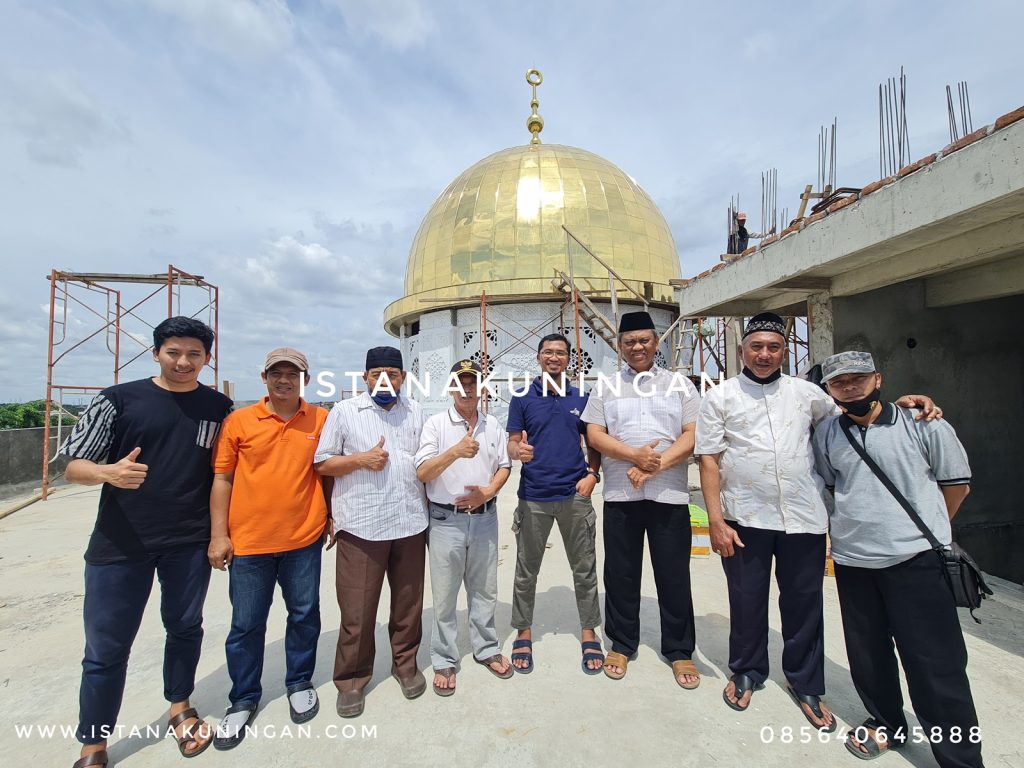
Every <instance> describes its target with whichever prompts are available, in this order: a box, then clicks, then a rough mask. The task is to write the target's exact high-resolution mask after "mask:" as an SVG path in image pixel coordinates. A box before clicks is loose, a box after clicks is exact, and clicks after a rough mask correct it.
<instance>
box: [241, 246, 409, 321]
mask: <svg viewBox="0 0 1024 768" xmlns="http://www.w3.org/2000/svg"><path fill="white" fill-rule="evenodd" d="M367 241H368V238H366V237H359V238H354V239H353V240H351V241H350V245H349V246H348V247H347V248H346V250H345V251H344V252H338V253H335V252H332V251H331V250H329V249H328V248H326V247H325V246H323V245H321V244H320V243H313V242H310V243H304V242H302V241H300V240H299V239H297V238H295V237H294V236H292V235H285V236H283V237H279V238H278V239H277V240H274V241H273V242H269V243H266V244H265V245H264V247H263V248H262V250H261V252H260V253H259V254H257V255H256V256H252V257H249V258H246V259H245V263H244V265H243V266H242V268H241V269H240V270H239V271H238V278H239V280H240V283H241V284H240V286H239V287H240V288H241V289H242V290H243V291H245V292H246V293H247V295H249V296H251V297H254V298H258V299H259V301H260V302H264V303H267V304H272V303H274V302H280V303H282V304H286V305H288V306H292V307H295V308H300V307H306V308H312V307H322V306H334V307H351V306H356V305H361V304H363V303H364V302H365V301H366V300H367V297H368V296H374V295H377V294H379V293H381V291H382V290H383V289H384V288H385V287H387V286H389V285H393V284H394V280H393V279H392V278H391V277H389V276H388V275H387V274H385V272H384V271H383V270H381V269H380V268H379V267H377V266H376V265H375V264H374V263H373V259H372V258H371V257H370V253H369V252H368V250H369V249H366V250H364V251H363V252H362V253H359V251H360V250H361V249H360V247H359V243H364V244H365V243H367Z"/></svg>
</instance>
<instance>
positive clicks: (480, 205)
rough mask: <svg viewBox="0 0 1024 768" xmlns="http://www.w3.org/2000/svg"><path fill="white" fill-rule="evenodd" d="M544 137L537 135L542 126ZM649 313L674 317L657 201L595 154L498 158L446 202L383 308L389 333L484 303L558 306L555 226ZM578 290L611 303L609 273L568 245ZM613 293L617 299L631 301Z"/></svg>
mask: <svg viewBox="0 0 1024 768" xmlns="http://www.w3.org/2000/svg"><path fill="white" fill-rule="evenodd" d="M538 132H539V129H538ZM563 224H564V225H565V226H566V227H568V228H569V229H570V230H571V231H572V233H573V234H574V235H575V236H576V237H578V238H579V239H580V240H581V241H582V242H584V243H586V245H587V246H588V247H589V248H590V250H591V251H593V252H594V253H595V254H596V255H597V256H599V257H600V258H601V259H603V260H604V261H605V262H607V263H608V264H609V265H610V266H611V267H612V268H613V269H614V270H615V271H616V272H617V273H618V274H619V276H620V277H621V278H622V279H623V280H625V281H626V282H627V283H628V284H629V285H630V287H632V288H633V289H634V290H636V291H637V292H638V293H640V294H641V295H643V296H644V297H645V298H647V300H648V301H649V302H650V303H651V304H652V305H664V306H665V307H668V308H675V307H676V302H675V300H674V297H673V291H672V287H671V286H670V285H669V280H671V279H673V278H678V277H680V269H679V257H678V255H677V254H676V247H675V242H674V241H673V239H672V233H671V232H670V231H669V228H668V225H667V224H666V222H665V219H664V217H663V216H662V215H661V212H660V211H659V210H658V208H657V206H656V205H655V204H654V201H653V200H651V198H650V196H648V194H647V193H646V192H644V190H643V189H641V188H640V186H639V185H638V184H637V183H636V182H635V181H633V179H631V178H630V177H629V176H628V175H626V174H625V173H623V172H622V170H620V169H619V168H618V167H616V166H615V165H613V164H612V163H610V162H608V161H607V160H605V159H604V158H602V157H599V156H597V155H595V154H593V153H592V152H587V151H585V150H582V149H577V148H576V147H568V146H562V145H558V144H540V143H536V144H533V143H531V144H528V145H526V146H521V147H512V148H511V149H505V150H502V151H500V152H496V153H494V154H493V155H491V156H490V157H486V158H484V159H483V160H481V161H480V162H478V163H477V164H476V165H474V166H472V167H471V168H469V169H468V170H466V171H465V172H463V173H462V174H461V175H460V176H459V177H458V178H456V179H455V180H454V181H453V182H452V183H451V184H449V185H448V188H447V189H445V190H444V192H442V193H441V195H440V196H439V197H438V199H437V201H436V202H435V203H434V205H433V206H432V207H431V209H430V211H429V212H428V213H427V215H426V216H425V217H424V219H423V222H422V223H421V224H420V228H419V231H418V232H417V233H416V237H415V239H414V240H413V244H412V248H411V249H410V252H409V264H408V267H407V268H406V272H405V296H404V297H403V298H402V299H399V300H398V301H396V302H394V303H392V304H391V305H389V306H388V308H387V309H386V310H385V311H384V327H385V329H386V330H387V331H388V332H389V333H391V334H392V335H395V336H397V335H399V328H400V327H401V326H402V325H403V324H405V323H411V322H414V321H415V320H417V319H418V318H419V316H420V315H421V314H423V313H425V312H431V311H434V310H438V309H445V308H451V307H456V306H470V305H472V304H475V303H478V302H479V301H480V294H481V292H483V291H486V292H487V300H488V302H489V303H490V302H492V301H493V302H495V303H504V302H509V301H545V300H551V299H558V298H560V294H559V293H558V292H556V291H555V289H554V288H553V287H552V285H551V280H552V278H554V277H555V271H556V270H562V271H563V272H565V273H567V274H568V273H569V265H568V255H567V254H568V253H569V249H568V247H567V237H566V233H565V230H563V229H562V225H563ZM572 254H573V274H574V277H575V279H576V282H577V285H579V286H580V288H581V290H584V291H586V292H587V294H588V295H592V296H596V298H606V297H607V296H608V272H607V271H606V270H605V268H604V267H602V266H601V265H600V264H598V263H597V262H596V261H595V260H594V259H592V258H591V257H590V256H589V255H587V254H586V252H585V251H583V249H582V248H580V247H579V246H578V245H576V244H575V243H573V247H572ZM625 294H626V292H625V291H624V290H621V286H620V290H619V296H620V298H621V299H622V300H626V299H627V295H625Z"/></svg>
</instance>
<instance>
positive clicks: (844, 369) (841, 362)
mask: <svg viewBox="0 0 1024 768" xmlns="http://www.w3.org/2000/svg"><path fill="white" fill-rule="evenodd" d="M876 370H877V369H876V368H875V361H874V360H873V359H872V358H871V355H869V354H868V353H867V352H840V353H839V354H837V355H832V356H831V357H827V358H825V362H823V363H822V364H821V383H822V384H824V383H826V382H828V381H831V380H832V379H834V378H835V377H836V376H842V375H843V374H845V373H874V372H875V371H876Z"/></svg>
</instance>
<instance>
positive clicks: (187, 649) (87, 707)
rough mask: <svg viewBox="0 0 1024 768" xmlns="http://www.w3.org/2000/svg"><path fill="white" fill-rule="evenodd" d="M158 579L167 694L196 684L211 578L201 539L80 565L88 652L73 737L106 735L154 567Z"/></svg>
mask: <svg viewBox="0 0 1024 768" xmlns="http://www.w3.org/2000/svg"><path fill="white" fill-rule="evenodd" d="M154 573H155V574H156V575H157V576H158V577H159V579H160V617H161V618H162V619H163V623H164V629H165V630H166V631H167V639H166V640H165V642H164V698H165V699H167V701H170V702H176V701H184V700H185V699H187V698H188V697H189V696H191V695H192V689H193V688H195V681H196V666H197V665H198V664H199V650H200V647H201V646H202V642H203V602H204V601H205V600H206V589H207V587H208V586H209V585H210V563H209V560H207V558H206V545H203V546H201V547H185V548H183V549H175V550H171V551H169V552H162V553H159V554H153V555H148V556H146V557H145V558H144V559H142V560H132V561H128V562H120V563H107V564H104V565H95V564H92V563H86V565H85V608H84V619H85V657H84V658H83V659H82V686H81V688H80V689H79V694H78V705H79V723H78V733H77V736H78V740H79V741H80V742H82V743H83V744H98V743H100V742H101V741H105V740H106V738H107V736H108V735H110V733H111V728H112V727H113V726H114V724H115V723H116V722H117V713H118V711H119V710H120V709H121V698H122V696H123V695H124V681H125V676H126V675H127V672H128V655H129V654H130V653H131V650H132V643H133V642H135V635H136V634H137V633H138V631H139V625H140V624H142V614H143V613H145V610H146V603H147V602H148V601H149V593H150V592H151V591H152V589H153V574H154Z"/></svg>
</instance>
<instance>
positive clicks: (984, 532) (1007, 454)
mask: <svg viewBox="0 0 1024 768" xmlns="http://www.w3.org/2000/svg"><path fill="white" fill-rule="evenodd" d="M681 282H682V288H681V291H680V314H681V316H684V317H695V316H705V317H708V316H710V317H747V316H750V315H752V314H755V313H757V312H760V311H765V310H772V311H775V312H779V313H780V314H783V315H793V316H806V317H807V319H808V324H809V329H810V332H809V337H810V339H809V341H810V357H811V362H812V363H815V362H821V360H822V359H824V358H825V357H826V356H828V355H830V354H832V353H833V352H837V351H841V350H846V349H858V350H865V351H868V352H871V353H872V355H874V358H875V361H876V363H877V365H878V366H879V368H880V370H881V371H882V372H883V375H884V390H885V392H886V393H887V394H888V395H889V396H895V395H897V394H899V393H910V392H914V393H927V394H929V395H931V396H933V397H934V398H935V400H936V401H937V402H938V403H939V404H940V405H941V406H942V407H943V408H944V410H945V413H946V417H947V418H948V419H949V421H950V422H951V423H952V424H953V426H954V427H955V428H956V430H957V433H958V434H959V436H960V438H961V440H962V441H963V443H964V445H965V446H966V448H967V451H968V454H969V456H970V460H971V466H972V469H973V476H974V477H973V483H972V492H971V495H970V496H969V497H968V500H967V501H966V502H965V503H964V506H963V508H962V510H961V512H960V514H959V515H957V517H956V519H955V521H954V529H955V532H956V533H955V535H956V538H957V540H958V541H959V542H960V543H961V544H962V545H963V546H964V547H965V548H966V549H968V550H969V551H970V552H971V553H972V554H973V555H974V556H975V558H976V559H977V560H978V562H979V564H980V565H981V566H982V568H983V569H985V570H986V571H988V572H990V573H993V574H995V575H998V576H1001V577H1003V578H1006V579H1009V580H1012V581H1015V582H1018V583H1021V582H1024V557H1021V556H1020V555H1019V552H1020V551H1021V550H1022V549H1024V506H1022V505H1021V504H1020V501H1019V496H1018V492H1019V488H1018V487H1017V483H1016V472H1017V471H1019V468H1020V465H1021V456H1022V454H1021V448H1020V444H1019V443H1018V442H1017V431H1018V430H1019V429H1020V428H1021V426H1022V425H1024V398H1022V395H1024V344H1022V343H1021V338H1022V335H1021V331H1020V327H1021V320H1020V319H1021V318H1022V317H1024V107H1021V108H1020V109H1017V110H1015V111H1014V112H1011V113H1009V114H1006V115H1003V116H1002V117H1000V118H999V119H998V120H996V121H995V123H994V124H992V125H989V126H986V127H984V128H981V129H979V130H977V131H974V132H972V133H970V134H968V135H967V136H964V137H963V138H961V139H959V140H957V141H955V142H953V143H951V144H950V145H948V146H947V147H945V148H944V149H942V150H941V151H938V152H935V153H932V154H929V155H928V156H926V157H924V158H921V159H920V160H918V161H917V162H914V163H910V164H909V165H906V166H905V167H903V168H902V169H900V170H899V171H898V173H896V174H894V175H892V176H889V177H887V178H884V179H882V180H880V181H877V182H875V183H872V184H869V185H868V186H866V187H864V188H863V189H862V190H861V191H860V192H859V193H856V194H852V195H850V196H848V197H846V198H845V199H843V200H839V201H836V202H834V203H832V204H831V205H829V206H828V207H827V209H825V210H822V211H820V212H818V213H815V214H813V215H810V216H808V217H806V218H803V219H802V220H800V221H797V222H795V223H794V224H793V225H791V226H790V227H788V228H787V229H785V230H783V231H782V232H780V233H779V234H778V236H771V237H768V238H766V239H765V240H763V241H762V242H761V244H760V246H759V247H758V248H748V249H747V250H746V251H744V252H743V254H741V255H740V257H739V258H736V259H734V260H732V261H730V262H727V263H722V264H718V265H716V266H715V267H714V268H713V269H711V270H708V271H707V272H704V273H702V274H700V275H698V276H697V277H696V278H694V279H692V280H688V281H681Z"/></svg>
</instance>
